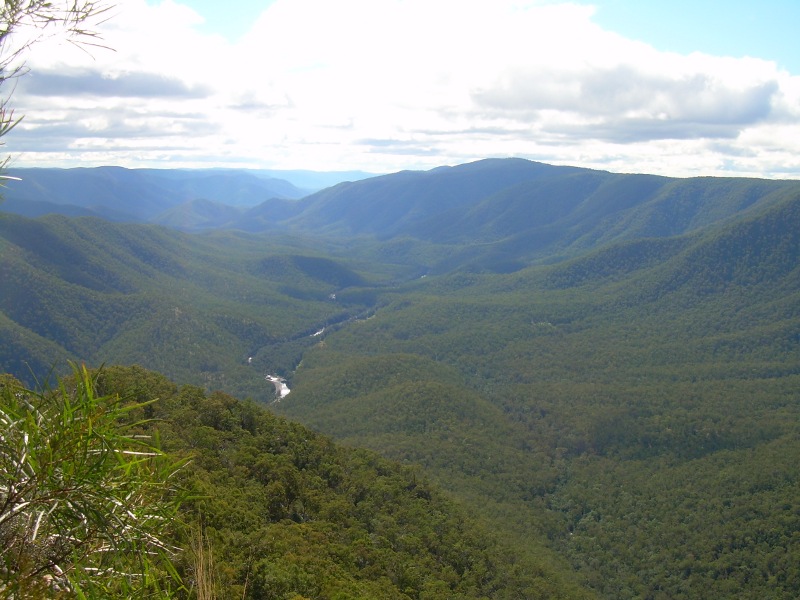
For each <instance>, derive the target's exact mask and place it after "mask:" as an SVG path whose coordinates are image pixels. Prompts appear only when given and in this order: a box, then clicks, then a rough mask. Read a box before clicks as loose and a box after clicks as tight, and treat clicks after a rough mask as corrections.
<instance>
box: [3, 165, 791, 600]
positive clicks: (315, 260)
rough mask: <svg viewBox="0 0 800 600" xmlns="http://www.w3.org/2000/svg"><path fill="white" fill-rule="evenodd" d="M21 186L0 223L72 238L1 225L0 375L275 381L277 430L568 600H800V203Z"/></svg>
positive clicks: (678, 189) (551, 193) (675, 182)
mask: <svg viewBox="0 0 800 600" xmlns="http://www.w3.org/2000/svg"><path fill="white" fill-rule="evenodd" d="M42 174H43V175H44V177H42V178H41V179H40V180H39V181H38V182H37V181H36V180H35V178H34V176H35V175H37V173H34V172H30V173H25V174H24V177H25V185H26V186H27V187H20V188H17V192H15V191H14V190H15V188H14V187H13V186H14V185H16V182H15V183H14V184H11V185H9V187H8V189H7V198H8V200H7V204H6V205H3V208H4V209H5V208H13V209H14V210H18V207H19V206H20V205H23V204H25V202H28V200H27V198H31V199H32V200H30V201H31V202H32V203H33V202H42V203H43V202H47V203H48V204H47V205H46V206H45V205H44V204H32V209H35V210H37V211H38V210H39V209H43V210H44V209H46V210H51V209H52V210H55V211H56V212H59V211H63V212H64V213H65V214H50V215H47V216H41V217H38V218H29V217H25V216H20V215H14V214H10V213H6V214H3V215H2V218H0V244H2V245H0V258H2V260H0V281H2V284H3V285H2V288H0V311H1V313H0V367H2V369H1V370H5V371H9V372H11V373H13V374H15V375H16V376H17V377H20V378H21V379H25V380H28V381H30V380H31V379H32V375H35V376H36V377H37V378H44V377H46V376H47V374H48V373H49V371H50V369H51V368H52V367H53V366H54V365H56V366H57V368H58V365H60V364H63V362H64V361H65V360H67V359H71V360H76V361H81V360H83V361H87V362H88V363H89V364H92V365H100V364H103V363H120V364H134V363H135V364H140V365H142V366H144V367H147V368H150V369H155V370H158V371H161V372H162V373H164V374H166V375H167V376H169V377H170V378H172V379H173V380H175V381H176V382H178V383H192V384H195V385H199V386H203V387H206V388H209V389H223V390H226V391H228V392H231V393H236V394H237V395H240V396H242V397H245V396H249V397H251V398H253V399H255V400H258V401H261V402H274V401H275V400H276V398H275V396H274V387H273V386H272V384H271V383H269V381H266V380H265V379H264V377H265V376H266V375H277V376H280V377H283V378H285V379H286V380H287V383H288V385H289V386H290V387H291V393H290V394H289V395H288V396H287V397H286V398H284V399H282V400H281V401H280V402H279V403H274V404H271V408H272V410H273V411H274V412H277V413H282V414H285V415H288V416H290V417H291V418H293V419H298V420H300V421H301V422H303V423H306V424H309V425H311V426H313V427H314V428H315V429H318V430H320V431H322V432H324V433H327V434H330V435H332V436H334V437H335V438H337V439H340V440H344V441H346V442H347V443H349V444H352V445H357V446H363V447H368V448H371V449H373V450H376V451H379V452H381V453H383V454H384V455H386V456H387V457H389V458H392V459H395V460H399V461H404V462H408V463H411V464H414V465H422V467H423V468H424V469H425V472H426V473H427V474H428V475H429V476H430V477H431V478H432V479H433V480H434V481H435V482H437V483H438V484H440V485H442V486H444V487H445V488H446V489H447V490H448V491H449V492H450V493H451V494H453V495H454V496H455V497H457V498H458V499H459V501H460V502H463V503H465V504H466V505H467V506H468V507H470V510H471V511H473V512H475V513H476V514H479V515H481V516H482V518H485V519H487V520H488V521H489V522H490V523H491V524H492V527H493V528H495V529H496V530H497V531H499V532H500V533H501V534H502V536H504V537H505V539H506V540H507V542H508V544H509V545H510V547H511V553H512V555H519V556H523V555H524V556H526V557H527V558H526V560H528V559H531V560H534V562H536V561H537V560H538V561H540V562H541V564H542V565H548V566H547V568H544V567H543V569H544V570H543V572H545V573H549V575H547V574H546V575H543V578H544V579H547V580H548V581H550V582H551V584H552V585H553V586H556V587H558V588H559V590H561V592H560V593H561V597H589V598H591V597H600V598H609V599H611V598H615V599H616V598H644V597H651V598H661V597H663V598H687V599H688V598H692V599H694V598H755V597H774V598H794V597H797V595H798V593H800V570H798V569H800V567H798V565H800V540H798V538H797V531H798V530H800V505H798V498H800V471H798V465H800V429H799V428H800V425H799V424H800V405H799V404H798V396H797V390H798V389H800V312H798V307H800V182H797V181H770V180H756V179H742V178H691V179H673V178H667V177H656V176H651V175H638V174H615V173H608V172H604V171H593V170H587V169H579V168H573V167H558V166H552V165H546V164H541V163H534V162H530V161H526V160H520V159H504V160H484V161H478V162H475V163H470V164H466V165H460V166H455V167H442V168H438V169H434V170H431V171H426V172H401V173H395V174H392V175H383V176H377V177H372V178H368V179H364V180H360V181H351V182H341V183H338V184H336V185H333V186H332V187H328V188H325V189H321V190H319V191H317V192H314V193H310V194H305V193H304V192H302V191H300V190H298V189H297V188H295V187H292V186H291V185H290V184H287V183H286V182H277V181H275V180H272V179H263V178H259V177H258V176H256V175H254V174H252V173H229V172H225V173H213V172H204V171H201V172H178V171H174V172H173V171H163V172H162V171H126V170H122V169H101V170H96V171H95V170H91V171H84V170H76V171H71V170H67V171H62V172H58V173H55V174H54V173H52V172H50V171H48V170H45V171H42ZM90 183H91V184H90ZM37 186H39V187H37ZM22 189H24V190H28V191H26V194H29V195H18V196H15V195H14V194H16V193H19V190H22ZM37 190H38V191H37ZM226 190H227V191H226ZM226 193H229V194H230V197H227V196H226ZM88 210H91V211H92V212H93V214H94V215H95V216H90V217H82V218H74V217H72V216H66V215H71V214H76V213H75V211H88ZM99 214H100V215H109V216H111V215H113V216H114V217H115V219H116V221H114V220H107V219H101V218H99V217H97V216H96V215H99ZM122 221H124V222H122ZM162 225H169V227H165V226H162ZM531 557H533V558H531ZM526 564H527V563H526ZM554 573H558V575H557V576H556V575H553V574H554ZM473 574H474V573H473ZM500 579H502V578H500ZM559 581H561V582H564V581H570V582H573V583H574V585H575V586H577V587H578V588H580V591H577V592H576V591H575V589H573V588H571V587H569V586H567V587H563V588H561V587H559V586H560V584H559V583H557V582H559ZM553 582H556V583H553ZM568 587H569V589H568ZM547 593H548V594H551V595H558V593H557V592H554V591H553V589H552V588H548V592H547ZM543 594H544V592H543ZM408 597H423V595H420V593H417V594H416V595H415V593H411V592H408ZM497 597H503V596H502V594H499V595H498V596H497ZM542 597H548V596H547V595H546V594H545V595H542Z"/></svg>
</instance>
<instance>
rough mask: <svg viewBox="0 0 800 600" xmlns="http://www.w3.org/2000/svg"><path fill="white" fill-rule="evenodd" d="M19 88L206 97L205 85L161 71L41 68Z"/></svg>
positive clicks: (45, 92) (67, 93)
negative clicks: (56, 69) (111, 71)
mask: <svg viewBox="0 0 800 600" xmlns="http://www.w3.org/2000/svg"><path fill="white" fill-rule="evenodd" d="M20 91H21V93H23V94H30V95H32V96H61V97H69V98H75V97H79V96H94V97H100V98H102V97H112V96H120V97H126V98H175V99H180V98H203V97H206V96H209V95H210V93H211V88H210V87H209V86H207V85H191V84H188V83H187V82H184V81H181V80H180V79H178V78H177V77H175V76H172V75H167V74H163V73H146V72H138V73H137V72H134V73H119V74H113V75H109V74H107V73H104V72H102V71H97V70H88V69H78V70H72V71H71V72H70V71H63V70H60V71H57V72H55V71H48V70H41V71H36V72H34V73H31V74H30V75H29V76H28V77H25V78H23V79H22V80H21V84H20Z"/></svg>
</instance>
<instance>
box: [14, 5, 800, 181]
mask: <svg viewBox="0 0 800 600" xmlns="http://www.w3.org/2000/svg"><path fill="white" fill-rule="evenodd" d="M114 4H115V5H114V6H113V7H112V8H111V10H110V11H109V12H108V13H107V14H106V15H105V16H106V17H109V18H107V19H106V20H105V21H104V22H102V23H100V24H97V25H96V26H95V29H96V30H97V31H98V32H99V33H100V34H101V36H102V44H103V46H106V47H80V46H78V45H76V44H73V43H69V42H66V41H64V40H63V39H61V38H60V37H59V36H57V35H51V36H47V37H45V38H43V39H41V40H40V41H39V42H37V43H36V44H34V45H33V46H32V49H31V50H30V52H28V53H27V54H26V56H25V59H26V64H27V67H28V73H27V74H26V75H25V76H24V77H21V78H20V79H18V80H17V81H15V82H13V83H14V85H13V86H12V85H11V83H9V82H7V83H6V84H5V85H4V86H3V87H2V89H0V92H2V95H4V96H5V97H6V98H7V102H8V106H9V107H11V108H13V109H14V111H15V115H17V116H19V115H24V118H23V120H22V121H21V122H20V124H19V125H18V126H17V127H16V128H15V129H14V130H13V131H12V132H11V133H10V134H8V135H7V136H6V137H5V140H4V141H5V148H4V149H3V150H5V151H6V152H7V153H8V154H9V155H10V156H11V157H12V162H11V166H12V168H13V167H14V166H19V167H29V166H48V167H65V168H66V167H76V166H87V167H88V166H99V165H119V166H124V167H131V168H136V167H159V168H183V167H196V168H207V167H208V168H210V167H242V168H260V169H311V170H318V171H344V170H362V171H367V172H372V173H389V172H395V171H399V170H403V169H429V168H433V167H437V166H441V165H454V164H461V163H466V162H471V161H473V160H478V159H481V158H488V157H510V156H515V157H522V158H527V159H531V160H537V161H542V162H548V163H552V164H566V165H575V166H582V167H589V168H597V169H605V170H610V171H615V172H642V173H656V174H661V175H670V176H679V177H685V176H698V175H714V176H753V177H768V178H793V179H798V178H800V42H798V41H797V34H796V31H793V29H796V24H797V23H798V22H800V2H797V0H784V1H779V0H761V1H760V2H758V3H756V2H754V1H750V2H743V1H738V0H726V1H724V2H723V1H719V2H717V1H715V0H708V1H704V0H694V1H693V2H689V1H684V0H672V1H671V2H669V3H667V2H656V1H650V0H638V1H633V0H598V1H596V2H588V1H587V2H584V1H581V0H575V1H573V2H558V1H551V0H538V1H536V0H527V1H526V0H236V1H235V2H228V3H222V2H219V0H116V1H115V2H114ZM2 51H3V50H0V53H2ZM5 51H6V52H8V48H5ZM12 92H13V94H12ZM9 96H10V97H9Z"/></svg>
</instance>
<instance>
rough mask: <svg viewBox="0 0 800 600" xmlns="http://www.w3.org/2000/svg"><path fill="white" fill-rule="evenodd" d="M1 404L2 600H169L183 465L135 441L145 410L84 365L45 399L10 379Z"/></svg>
mask: <svg viewBox="0 0 800 600" xmlns="http://www.w3.org/2000/svg"><path fill="white" fill-rule="evenodd" d="M0 402H2V404H1V405H0V427H1V428H2V434H0V547H2V558H1V559H0V597H4V598H45V597H62V596H68V597H73V596H74V597H78V598H83V597H137V598H144V597H167V596H169V595H170V590H171V589H174V588H176V587H178V585H179V584H178V582H177V581H175V580H174V579H173V577H176V576H177V573H176V572H174V570H173V569H171V564H170V560H169V559H170V555H172V554H173V553H174V550H176V549H173V548H172V547H171V546H170V544H169V543H168V542H167V541H166V537H165V536H167V535H168V534H169V532H170V528H171V526H172V525H173V524H174V523H175V522H176V520H175V517H176V515H177V508H178V506H179V503H180V496H179V495H178V494H177V493H176V490H175V489H174V488H173V487H172V484H171V479H172V475H173V474H174V472H175V469H176V468H177V465H176V464H174V463H172V462H171V461H169V460H168V459H167V457H166V456H165V455H164V454H163V453H162V452H161V451H160V450H158V448H157V447H156V445H154V443H153V442H152V440H151V439H149V438H148V437H147V436H143V435H137V431H139V430H140V428H141V426H142V423H141V422H135V421H132V420H131V418H130V417H131V414H132V413H134V412H137V411H141V410H143V409H145V408H146V405H144V404H136V403H131V402H127V401H126V400H125V399H124V398H121V397H120V396H118V395H116V394H108V395H96V394H95V390H94V380H93V378H92V377H91V376H90V374H89V372H88V371H87V370H86V369H85V367H82V368H78V367H75V368H74V378H73V380H72V381H71V383H70V384H69V385H67V384H66V383H61V384H60V385H59V387H57V388H55V389H46V390H44V391H40V392H37V391H31V390H27V389H25V388H24V387H22V385H21V384H20V383H19V382H17V381H16V380H14V379H12V378H10V377H8V376H5V377H4V379H2V381H0Z"/></svg>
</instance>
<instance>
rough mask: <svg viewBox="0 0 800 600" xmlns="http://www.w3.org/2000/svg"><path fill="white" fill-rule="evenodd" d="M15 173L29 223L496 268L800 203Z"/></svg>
mask: <svg viewBox="0 0 800 600" xmlns="http://www.w3.org/2000/svg"><path fill="white" fill-rule="evenodd" d="M15 173H16V171H15ZM20 174H21V175H22V178H23V181H20V182H12V183H11V184H9V186H8V188H7V189H6V191H5V198H6V202H5V205H3V206H2V209H3V210H6V211H8V212H15V213H17V214H22V215H24V216H31V217H35V216H39V215H42V214H47V213H48V212H57V213H60V214H64V215H67V216H82V215H83V216H101V217H103V218H107V219H109V220H116V221H133V222H148V223H156V224H161V225H166V226H168V227H172V228H176V229H182V230H185V231H200V230H210V229H235V230H241V231H246V232H250V233H260V232H264V231H272V232H284V233H293V234H300V235H306V234H313V235H323V236H326V237H333V238H336V237H347V238H352V237H353V236H368V237H373V238H376V239H381V240H390V239H400V238H404V237H409V238H415V239H419V240H423V241H427V242H431V243H434V244H449V245H460V246H466V247H467V248H465V250H464V252H466V253H467V254H474V253H475V250H474V248H470V246H475V245H477V244H480V245H485V246H486V247H484V248H483V249H482V250H481V251H480V253H481V254H484V255H485V254H486V253H487V252H488V253H491V254H492V255H493V256H494V258H493V259H492V260H493V261H494V262H497V263H503V262H505V263H508V261H512V262H513V261H517V260H520V259H524V261H531V260H547V259H548V257H551V256H564V257H566V256H574V255H577V254H580V253H582V252H585V251H587V250H591V249H592V248H596V247H600V246H602V245H604V244H607V243H610V242H614V241H623V240H629V239H638V238H642V237H670V236H675V235H682V234H685V233H689V232H692V231H697V230H699V229H702V228H703V227H706V226H710V225H714V224H718V223H721V222H725V221H727V220H730V219H735V218H737V217H738V216H739V215H741V214H743V213H745V212H747V211H749V210H756V209H758V207H762V206H766V205H769V204H772V203H775V202H779V201H781V200H782V199H785V198H791V197H794V198H797V197H800V182H798V181H788V180H761V179H746V178H711V177H696V178H688V179H679V178H670V177H661V176H655V175H641V174H620V173H610V172H607V171H597V170H591V169H583V168H578V167H568V166H554V165H548V164H544V163H538V162H533V161H529V160H524V159H520V158H509V159H485V160H479V161H476V162H472V163H467V164H463V165H458V166H453V167H439V168H436V169H432V170H429V171H401V172H399V173H394V174H391V175H381V176H375V177H368V178H366V179H360V180H358V181H348V182H343V183H338V184H336V185H334V186H332V187H328V188H325V189H323V190H321V191H318V192H315V193H310V194H309V193H308V191H307V190H305V191H304V190H301V189H299V188H297V187H295V186H294V185H292V184H291V183H289V182H288V181H285V180H280V179H275V178H269V177H261V176H259V175H258V174H257V172H249V171H225V170H219V171H217V170H199V171H183V170H157V169H137V170H128V169H120V168H116V167H102V168H98V169H65V170H58V169H44V170H37V169H32V170H21V171H20ZM305 176H306V177H308V174H307V173H306V174H305ZM320 181H321V180H320Z"/></svg>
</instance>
